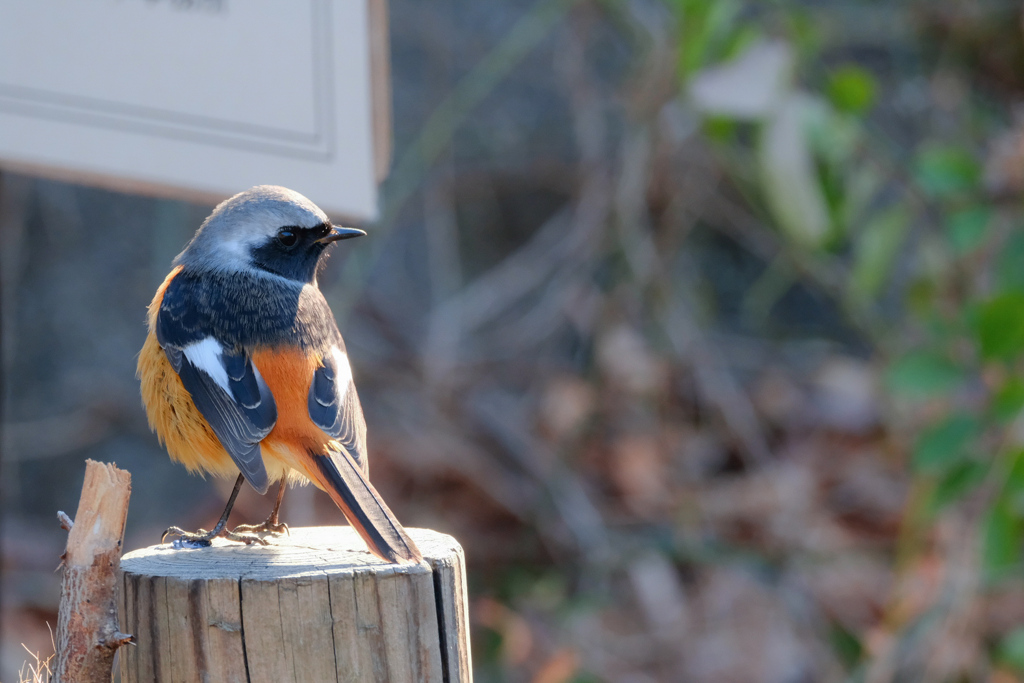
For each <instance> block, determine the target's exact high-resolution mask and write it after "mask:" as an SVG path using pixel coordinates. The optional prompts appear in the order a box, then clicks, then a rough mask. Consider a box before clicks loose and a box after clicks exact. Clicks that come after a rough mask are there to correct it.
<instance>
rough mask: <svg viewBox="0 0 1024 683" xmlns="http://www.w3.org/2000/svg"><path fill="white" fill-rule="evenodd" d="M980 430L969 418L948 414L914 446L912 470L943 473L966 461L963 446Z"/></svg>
mask: <svg viewBox="0 0 1024 683" xmlns="http://www.w3.org/2000/svg"><path fill="white" fill-rule="evenodd" d="M980 431H981V423H980V422H978V419H977V418H975V417H974V416H972V415H965V414H962V413H960V414H955V415H950V416H949V417H947V418H946V419H945V420H943V421H942V422H940V423H939V424H937V425H934V426H933V427H931V428H929V429H927V430H925V431H924V432H922V433H921V435H920V436H919V437H918V438H917V444H916V446H915V447H914V456H913V464H914V469H915V470H916V471H918V472H922V473H925V474H937V473H940V472H945V471H947V470H949V469H950V468H952V467H953V466H955V465H959V464H961V463H962V462H963V461H964V460H965V459H966V458H967V446H968V445H969V444H970V443H971V441H973V440H974V438H975V437H976V436H977V435H978V433H979V432H980Z"/></svg>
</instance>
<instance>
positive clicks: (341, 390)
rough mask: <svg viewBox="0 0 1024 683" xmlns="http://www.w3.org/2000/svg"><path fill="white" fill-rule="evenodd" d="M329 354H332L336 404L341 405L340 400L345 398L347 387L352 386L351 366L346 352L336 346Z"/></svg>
mask: <svg viewBox="0 0 1024 683" xmlns="http://www.w3.org/2000/svg"><path fill="white" fill-rule="evenodd" d="M331 355H332V356H334V366H335V375H334V386H335V387H337V391H338V405H342V402H343V401H344V400H345V394H347V393H348V389H349V387H350V386H352V366H351V365H349V363H348V354H347V353H345V352H344V351H342V350H341V349H339V348H338V347H337V346H335V347H334V348H332V349H331Z"/></svg>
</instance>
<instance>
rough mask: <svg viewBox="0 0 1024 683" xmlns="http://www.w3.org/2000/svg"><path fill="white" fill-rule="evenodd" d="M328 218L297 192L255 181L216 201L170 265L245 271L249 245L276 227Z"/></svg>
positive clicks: (311, 224) (311, 223)
mask: <svg viewBox="0 0 1024 683" xmlns="http://www.w3.org/2000/svg"><path fill="white" fill-rule="evenodd" d="M327 222H329V221H328V218H327V215H326V214H325V213H324V212H323V211H321V210H320V208H319V207H318V206H317V205H316V204H314V203H313V202H311V201H310V200H309V199H307V198H306V197H303V196H302V195H301V194H299V193H298V192H295V191H293V190H289V189H288V188H286V187H280V186H277V185H257V186H256V187H253V188H250V189H248V190H246V191H245V192H240V193H238V194H236V195H235V196H234V197H231V198H230V199H227V200H225V201H223V202H221V203H220V204H218V205H217V208H215V209H214V210H213V213H211V214H210V216H209V217H208V218H207V219H206V220H205V221H203V224H202V225H201V226H200V227H199V230H198V231H196V234H195V237H193V238H192V241H191V242H189V243H188V245H187V246H186V247H185V250H184V251H182V252H181V253H180V254H178V256H177V258H175V259H174V265H176V266H177V265H184V266H187V267H194V268H200V269H208V270H216V271H226V272H235V271H243V270H250V269H251V253H252V249H253V248H254V247H257V246H259V245H262V244H265V243H266V242H267V241H268V240H270V239H273V238H274V236H275V235H276V234H277V231H278V230H280V229H281V228H283V227H297V228H315V227H316V226H318V225H322V224H324V223H327Z"/></svg>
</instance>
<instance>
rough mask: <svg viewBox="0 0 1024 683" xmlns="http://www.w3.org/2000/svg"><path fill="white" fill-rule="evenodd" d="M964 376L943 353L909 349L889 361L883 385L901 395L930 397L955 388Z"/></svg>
mask: <svg viewBox="0 0 1024 683" xmlns="http://www.w3.org/2000/svg"><path fill="white" fill-rule="evenodd" d="M964 377H965V373H964V371H963V370H962V369H961V368H960V367H958V366H957V365H956V364H955V363H953V362H952V361H950V360H949V359H948V358H946V357H945V356H942V355H940V354H938V353H933V352H929V351H911V352H910V353H908V354H907V355H905V356H903V357H902V358H900V359H899V360H897V361H896V362H895V363H893V364H892V366H891V367H890V368H889V371H888V372H887V373H886V377H885V384H886V386H887V387H888V389H889V390H890V391H891V392H892V393H893V394H896V395H898V396H902V397H904V398H917V399H921V398H933V397H935V396H939V395H942V394H946V393H948V392H950V391H952V390H953V389H955V388H956V387H957V386H958V385H959V384H960V383H961V382H963V380H964Z"/></svg>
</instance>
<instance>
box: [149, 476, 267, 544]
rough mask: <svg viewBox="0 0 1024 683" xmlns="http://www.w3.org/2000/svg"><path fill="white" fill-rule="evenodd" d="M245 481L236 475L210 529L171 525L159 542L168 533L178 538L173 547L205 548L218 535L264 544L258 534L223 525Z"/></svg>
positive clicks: (161, 540)
mask: <svg viewBox="0 0 1024 683" xmlns="http://www.w3.org/2000/svg"><path fill="white" fill-rule="evenodd" d="M244 481H245V477H243V476H242V475H241V474H239V475H238V479H237V480H235V488H234V489H232V491H231V496H230V497H229V498H228V504H227V505H226V506H225V507H224V512H223V513H222V514H221V516H220V519H219V520H217V526H215V527H213V530H212V531H207V530H206V529H200V530H199V531H196V532H194V533H190V532H188V531H185V530H184V529H181V528H180V527H176V526H172V527H171V528H169V529H168V530H167V531H165V532H164V535H163V536H161V537H160V542H161V543H163V542H164V539H166V538H167V536H169V535H172V534H173V535H175V536H178V539H177V540H176V541H175V542H174V545H175V547H179V548H181V547H184V548H205V547H207V546H209V545H210V542H211V541H212V540H213V539H215V538H217V537H218V536H223V537H224V538H227V539H229V540H232V541H238V542H240V543H245V544H246V545H249V544H250V543H259V544H261V545H266V544H267V542H266V541H264V540H263V539H262V538H260V537H259V536H252V535H246V534H238V533H235V532H234V531H225V530H224V525H225V524H227V523H228V515H229V514H231V508H233V507H234V506H235V498H237V497H238V491H239V490H240V489H241V488H242V482H244Z"/></svg>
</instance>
